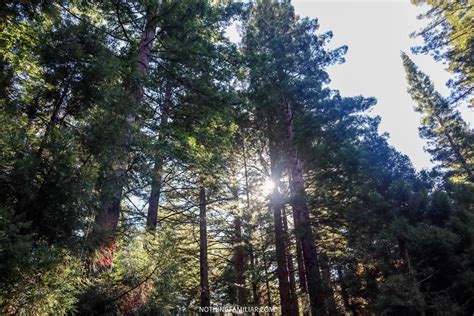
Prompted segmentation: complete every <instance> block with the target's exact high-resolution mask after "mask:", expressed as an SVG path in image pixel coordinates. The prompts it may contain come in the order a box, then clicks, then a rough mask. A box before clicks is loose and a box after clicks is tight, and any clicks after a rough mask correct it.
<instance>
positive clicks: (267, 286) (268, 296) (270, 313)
mask: <svg viewBox="0 0 474 316" xmlns="http://www.w3.org/2000/svg"><path fill="white" fill-rule="evenodd" d="M261 240H262V259H263V270H264V271H265V287H266V289H267V303H268V306H272V294H271V291H270V280H269V275H270V274H269V273H268V260H267V255H266V254H265V243H264V242H263V237H262V238H261ZM269 315H270V316H271V315H272V312H271V311H270V312H269Z"/></svg>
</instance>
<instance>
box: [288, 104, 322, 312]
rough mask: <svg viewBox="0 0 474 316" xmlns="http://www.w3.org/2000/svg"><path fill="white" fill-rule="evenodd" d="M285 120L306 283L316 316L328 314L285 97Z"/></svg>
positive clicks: (301, 173)
mask: <svg viewBox="0 0 474 316" xmlns="http://www.w3.org/2000/svg"><path fill="white" fill-rule="evenodd" d="M281 109H282V114H283V116H284V117H283V118H284V120H285V124H286V136H287V137H286V139H287V142H288V143H287V146H286V147H287V154H288V155H287V156H288V168H289V173H290V182H289V185H290V194H291V199H290V203H291V206H292V207H293V212H295V217H296V218H297V219H298V221H297V223H298V226H297V227H295V230H296V232H297V234H298V235H299V239H300V240H301V245H302V248H303V258H304V263H305V268H306V280H307V285H308V293H309V297H310V302H311V313H312V315H313V316H314V315H327V306H326V300H325V297H324V291H323V286H322V280H321V273H320V271H319V266H318V258H317V253H316V247H315V244H314V241H315V239H314V234H313V232H312V229H311V223H310V217H309V211H308V205H307V201H306V200H307V197H306V191H305V186H304V178H303V170H302V167H301V164H300V162H299V160H298V155H297V150H296V146H295V145H294V125H293V117H294V113H293V110H292V107H291V104H290V102H289V100H288V99H287V98H286V97H284V98H282V102H281Z"/></svg>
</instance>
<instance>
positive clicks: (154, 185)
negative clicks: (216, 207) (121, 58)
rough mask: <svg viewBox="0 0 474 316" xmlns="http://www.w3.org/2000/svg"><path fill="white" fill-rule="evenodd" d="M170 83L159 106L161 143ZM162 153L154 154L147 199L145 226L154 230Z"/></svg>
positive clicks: (158, 202) (160, 181) (156, 221)
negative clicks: (149, 190)
mask: <svg viewBox="0 0 474 316" xmlns="http://www.w3.org/2000/svg"><path fill="white" fill-rule="evenodd" d="M171 92H172V88H171V84H170V83H169V82H167V83H166V88H165V97H164V101H163V104H162V106H161V122H160V128H159V134H158V143H159V144H162V143H163V142H165V140H166V127H167V125H168V116H169V109H170V105H171ZM163 162H164V155H163V154H162V153H161V151H160V150H158V151H157V153H156V156H155V165H154V167H153V175H152V176H153V178H152V182H151V193H150V197H149V199H148V213H147V217H146V227H147V229H148V231H151V232H153V231H155V230H156V225H157V223H158V207H159V204H160V194H161V183H162V174H163Z"/></svg>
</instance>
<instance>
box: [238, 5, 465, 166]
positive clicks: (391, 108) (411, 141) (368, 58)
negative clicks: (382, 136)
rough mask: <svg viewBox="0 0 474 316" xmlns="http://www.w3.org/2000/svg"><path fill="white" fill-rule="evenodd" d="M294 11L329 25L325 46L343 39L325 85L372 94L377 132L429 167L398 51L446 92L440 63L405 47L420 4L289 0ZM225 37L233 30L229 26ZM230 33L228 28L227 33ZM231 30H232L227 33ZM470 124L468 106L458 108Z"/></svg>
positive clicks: (409, 42)
mask: <svg viewBox="0 0 474 316" xmlns="http://www.w3.org/2000/svg"><path fill="white" fill-rule="evenodd" d="M292 3H293V5H294V6H295V10H296V13H297V14H299V15H300V16H309V17H311V18H318V20H319V24H320V31H321V32H325V31H329V30H330V31H333V35H334V37H333V40H332V42H331V43H330V45H329V47H338V46H341V45H347V46H348V47H349V50H348V52H347V55H346V62H345V63H344V64H342V65H336V66H332V67H331V68H329V69H328V72H329V75H330V77H331V79H332V83H331V88H334V89H338V90H340V91H341V94H342V95H344V96H353V95H364V96H374V97H376V98H377V100H378V103H377V105H376V106H375V107H374V109H373V110H372V113H373V114H374V115H380V117H381V118H382V122H381V126H380V129H381V132H388V133H389V134H390V138H389V143H390V144H391V145H393V146H394V147H395V148H397V150H399V151H400V152H402V153H404V154H406V155H408V156H409V157H410V159H411V160H412V162H413V165H414V166H415V167H416V168H417V169H421V168H430V167H432V166H433V164H432V163H431V162H430V155H429V154H428V153H426V152H424V151H423V147H424V146H425V144H426V143H425V141H424V140H422V139H421V138H420V137H419V135H418V126H419V120H420V116H419V115H418V114H417V113H415V111H414V110H413V107H414V102H413V101H412V100H411V98H410V96H409V95H408V93H407V92H406V89H407V84H406V80H405V72H404V70H403V66H402V62H401V58H400V51H404V52H406V53H408V54H409V56H410V57H411V58H412V59H413V60H414V61H415V63H416V64H417V65H418V66H419V67H420V68H421V70H423V71H424V72H426V73H427V74H428V75H429V76H430V77H431V79H432V80H433V81H434V82H435V85H436V88H437V89H438V91H440V92H441V93H442V94H443V95H447V94H448V89H447V88H446V86H445V82H446V81H447V80H448V79H449V74H448V73H447V72H445V71H444V66H443V65H442V64H440V63H436V62H435V61H434V60H433V59H432V58H431V57H430V56H418V55H417V56H413V54H411V52H410V47H412V46H414V45H416V44H419V43H420V42H419V40H415V39H410V38H409V34H410V33H411V32H413V31H415V30H418V29H420V28H421V27H422V26H423V25H425V24H426V23H427V21H426V20H421V21H419V20H417V19H416V16H417V15H418V14H419V13H422V12H424V11H425V8H420V7H416V6H414V5H412V4H410V2H409V0H378V1H376V0H366V1H362V0H344V1H341V0H332V1H331V0H293V1H292ZM229 33H230V34H229V35H230V36H231V37H234V36H235V35H236V33H235V32H234V31H230V32H229ZM232 33H234V34H232ZM233 35H234V36H233ZM459 110H460V111H461V113H462V114H463V117H464V119H465V120H466V121H468V122H469V123H470V124H471V126H473V125H474V116H473V113H472V111H470V110H469V109H467V107H466V106H464V107H462V108H460V109H459Z"/></svg>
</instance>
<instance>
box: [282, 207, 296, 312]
mask: <svg viewBox="0 0 474 316" xmlns="http://www.w3.org/2000/svg"><path fill="white" fill-rule="evenodd" d="M282 211H283V230H284V234H285V237H286V261H287V264H288V274H289V278H290V296H291V315H295V316H298V315H299V307H298V295H297V294H296V280H295V268H294V266H293V258H292V257H291V243H290V238H289V234H288V220H287V217H286V210H285V207H283V210H282Z"/></svg>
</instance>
